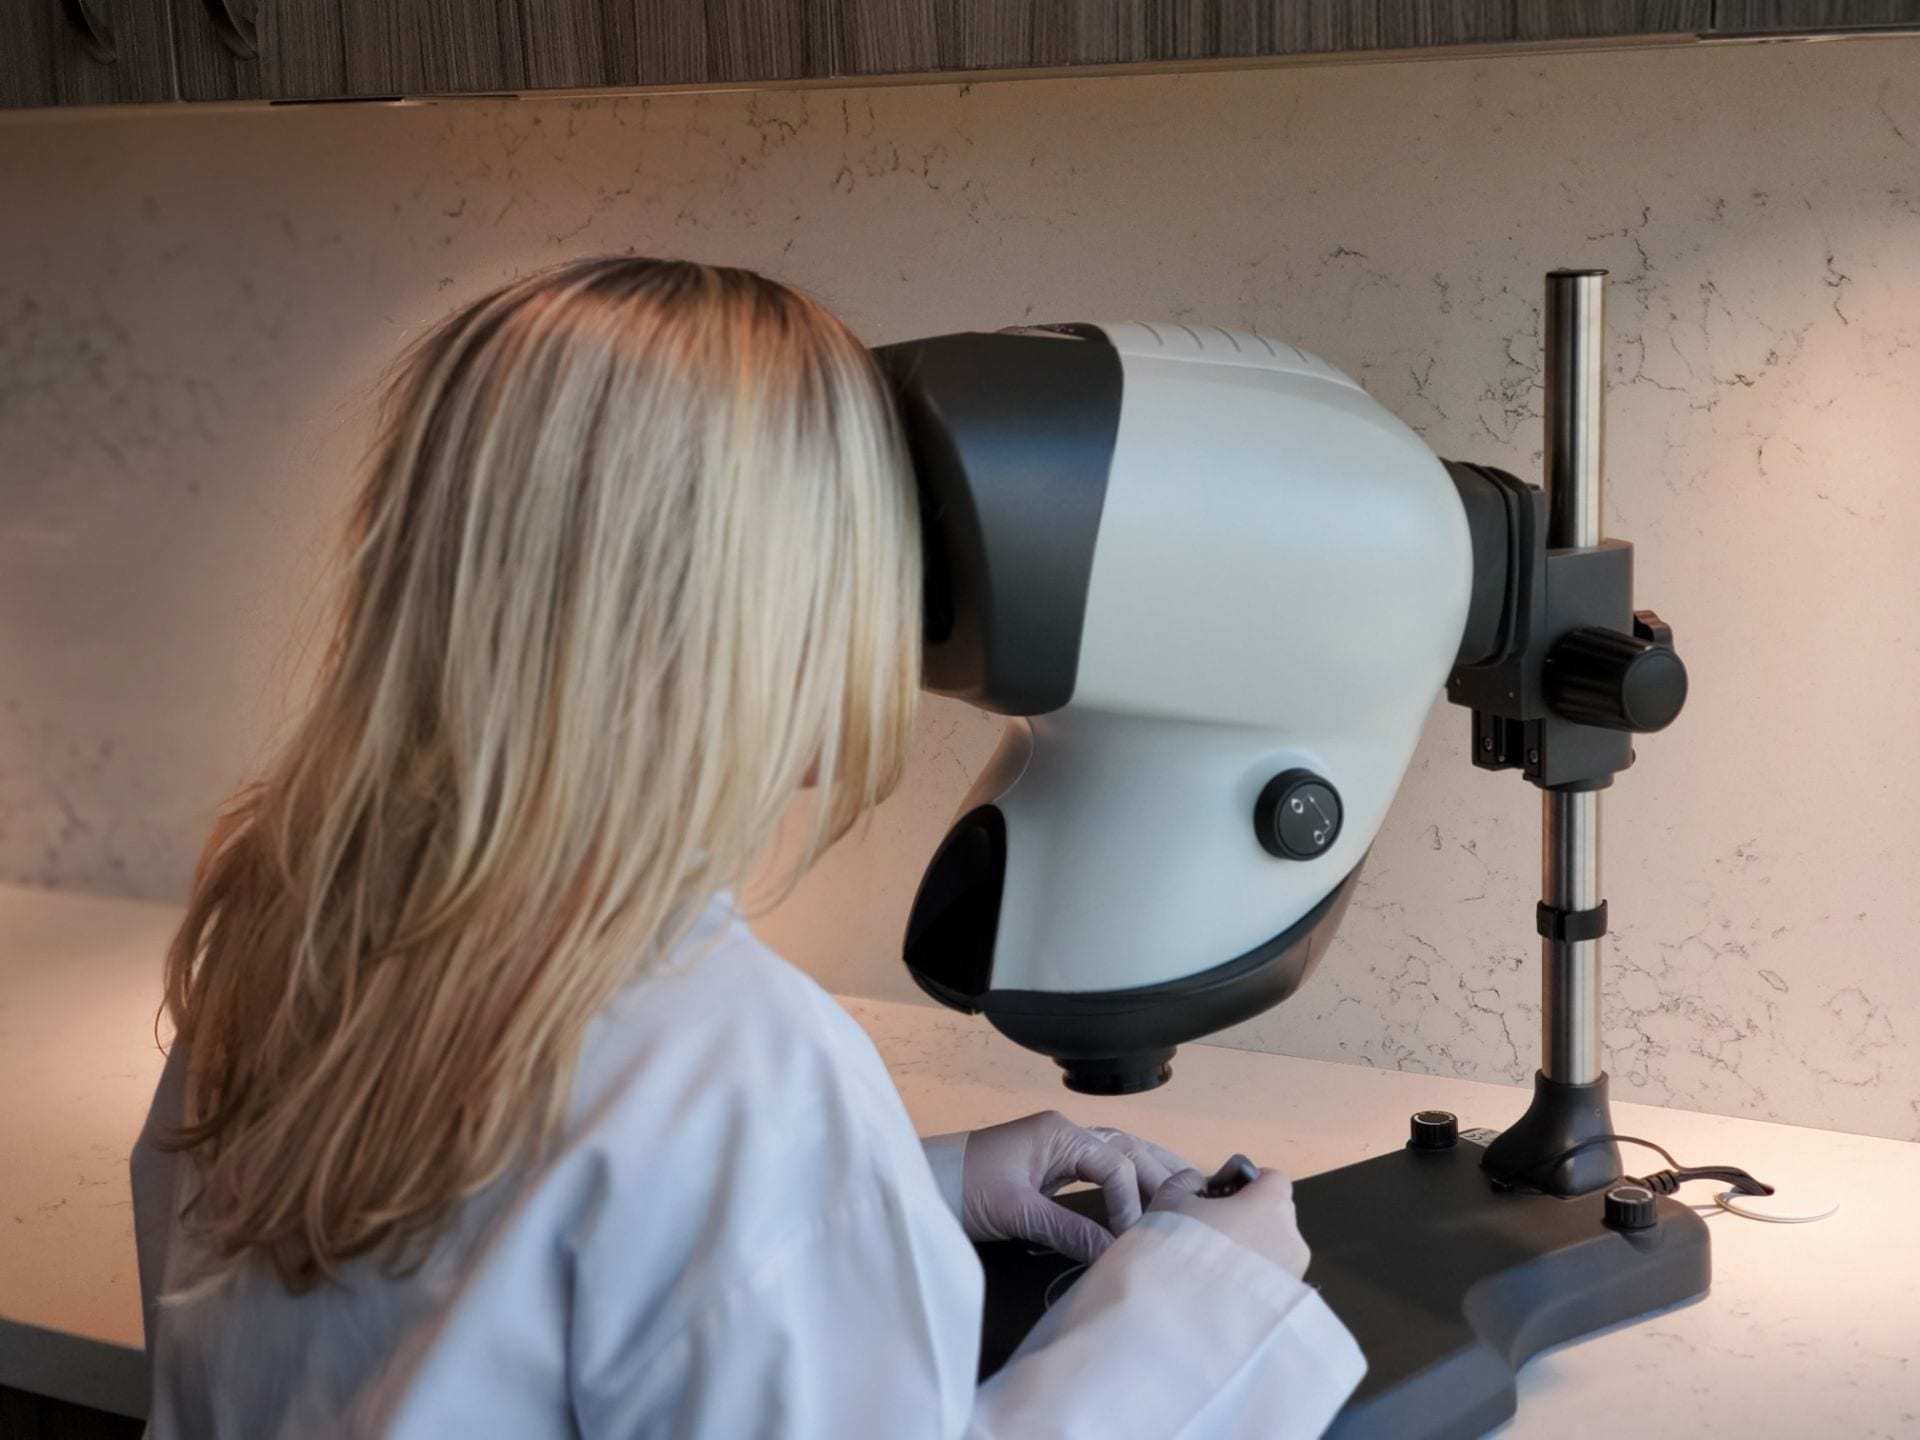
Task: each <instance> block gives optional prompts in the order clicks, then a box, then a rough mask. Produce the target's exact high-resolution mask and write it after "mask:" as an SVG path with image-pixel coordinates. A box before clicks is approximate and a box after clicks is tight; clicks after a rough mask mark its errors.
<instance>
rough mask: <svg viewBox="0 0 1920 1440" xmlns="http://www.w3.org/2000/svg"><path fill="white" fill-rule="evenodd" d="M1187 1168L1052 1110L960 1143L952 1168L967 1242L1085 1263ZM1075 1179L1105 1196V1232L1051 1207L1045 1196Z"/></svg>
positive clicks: (1142, 1144) (1130, 1138)
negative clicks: (1050, 1252) (1024, 1247)
mask: <svg viewBox="0 0 1920 1440" xmlns="http://www.w3.org/2000/svg"><path fill="white" fill-rule="evenodd" d="M1186 1168H1187V1163H1186V1161H1184V1160H1182V1159H1181V1158H1180V1157H1179V1156H1178V1155H1175V1154H1174V1153H1173V1152H1171V1151H1169V1150H1163V1149H1161V1148H1160V1147H1159V1146H1158V1145H1155V1144H1153V1143H1151V1142H1150V1141H1146V1140H1142V1139H1140V1138H1139V1137H1138V1136H1137V1135H1129V1134H1127V1132H1126V1131H1124V1130H1110V1129H1106V1128H1104V1127H1103V1128H1098V1129H1091V1130H1085V1129H1082V1128H1081V1127H1080V1126H1078V1125H1076V1124H1074V1123H1073V1122H1072V1121H1071V1120H1069V1119H1067V1117H1066V1116H1064V1115H1062V1114H1060V1113H1059V1112H1058V1111H1055V1110H1049V1111H1046V1112H1045V1113H1043V1114H1039V1115H1029V1116H1027V1117H1026V1118H1025V1119H1023V1120H1013V1121H1009V1122H1008V1123H1007V1124H1005V1125H993V1126H989V1127H988V1128H987V1129H985V1130H975V1131H973V1132H972V1133H971V1134H969V1135H968V1136H967V1137H966V1149H965V1151H964V1152H963V1154H962V1157H961V1163H960V1212H959V1213H960V1224H961V1227H962V1228H963V1229H965V1231H966V1232H967V1237H968V1238H969V1239H972V1240H1031V1241H1033V1242H1034V1243H1035V1244H1038V1245H1046V1246H1049V1247H1051V1248H1052V1249H1055V1250H1058V1251H1059V1252H1060V1253H1061V1254H1063V1255H1069V1256H1071V1257H1073V1258H1074V1259H1075V1260H1079V1261H1082V1262H1087V1261H1091V1260H1093V1259H1094V1258H1095V1257H1096V1256H1098V1255H1099V1254H1100V1253H1101V1251H1103V1250H1105V1249H1106V1248H1107V1247H1108V1246H1109V1245H1111V1244H1112V1243H1113V1240H1114V1236H1116V1235H1118V1234H1120V1233H1121V1232H1122V1231H1124V1230H1126V1229H1127V1228H1128V1227H1130V1226H1132V1225H1133V1224H1134V1223H1136V1222H1137V1221H1138V1220H1139V1219H1140V1207H1141V1205H1142V1204H1143V1203H1144V1202H1147V1201H1150V1200H1152V1199H1153V1198H1154V1196H1155V1195H1157V1194H1159V1193H1160V1189H1161V1187H1162V1186H1163V1185H1165V1184H1166V1183H1167V1180H1168V1179H1169V1178H1170V1177H1171V1176H1172V1175H1173V1174H1174V1173H1175V1172H1176V1171H1181V1170H1184V1169H1186ZM1075 1180H1084V1181H1088V1182H1090V1183H1092V1184H1095V1185H1098V1186H1099V1187H1100V1188H1101V1190H1102V1191H1103V1192H1104V1193H1105V1195H1106V1201H1107V1217H1108V1225H1109V1227H1110V1229H1102V1228H1101V1227H1100V1226H1099V1225H1098V1224H1096V1223H1095V1222H1094V1221H1092V1220H1089V1219H1087V1217H1086V1216H1084V1215H1077V1214H1075V1213H1074V1212H1073V1211H1071V1210H1069V1209H1067V1208H1066V1207H1065V1206H1064V1205H1060V1204H1056V1203H1055V1202H1054V1200H1053V1199H1052V1196H1053V1192H1054V1191H1056V1190H1058V1189H1060V1188H1061V1187H1062V1186H1063V1185H1067V1184H1070V1183H1071V1182H1073V1181H1075Z"/></svg>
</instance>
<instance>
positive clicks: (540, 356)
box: [166, 259, 920, 1289]
mask: <svg viewBox="0 0 1920 1440" xmlns="http://www.w3.org/2000/svg"><path fill="white" fill-rule="evenodd" d="M916 527H917V519H916V515H915V507H914V501H913V493H912V485H911V480H910V477H909V475H908V472H907V468H906V461H905V460H904V458H903V451H902V447H901V444H900V441H899V437H898V433H897V429H896V425H895V421H894V418H893V413H892V408H891V406H890V404H889V402H888V399H887V396H886V393H885V390H884V388H883V385H882V382H881V380H880V377H879V375H878V373H877V372H876V370H875V368H874V364H873V360H872V357H871V356H870V355H869V354H868V352H867V351H866V349H865V348H864V347H863V346H862V345H861V344H860V343H859V342H858V341H857V340H855V339H854V337H853V336H852V335H851V334H850V333H848V331H847V330H846V329H845V328H844V327H843V326H842V325H841V324H840V323H839V322H838V321H837V320H835V319H834V318H833V317H832V316H831V315H830V314H828V313H827V312H826V311H825V310H824V309H822V308H821V307H820V306H818V305H817V304H815V303H814V302H812V301H810V300H808V299H806V298H805V297H803V296H801V295H798V294H796V293H795V292H794V291H792V290H789V289H787V288H785V287H783V286H781V285H778V284H776V283H774V282H772V281H769V280H766V279H764V278H762V277H760V276H757V275H754V274H751V273H748V272H746V271H741V270H729V269H719V268H714V267H709V266H703V265H695V264H689V263H684V262H668V261H656V260H646V259H608V260H593V261H586V262H582V263H578V264H572V265H567V266H565V267H562V268H560V269H557V270H553V271H549V272H546V273H543V274H539V275H535V276H533V277H531V278H528V279H524V280H521V281H519V282H517V283H515V284H512V285H509V286H507V287H506V288H505V289H502V290H500V291H498V292H497V293H495V294H492V295H488V296H486V297H485V298H483V299H480V300H478V301H475V302H474V303H472V304H470V305H468V306H467V307H466V308H465V309H463V310H461V311H460V312H459V313H458V314H456V315H454V316H453V317H451V318H450V319H449V320H447V321H446V322H445V323H443V324H442V325H440V326H439V327H438V328H437V329H436V330H434V331H433V332H432V333H431V334H429V335H428V336H427V337H425V339H424V340H422V341H421V342H420V343H419V344H418V345H417V346H416V347H415V348H414V349H413V350H412V352H411V353H410V354H409V355H408V356H407V357H406V359H405V360H404V362H403V365H402V368H401V371H400V373H399V375H398V377H397V379H396V381H395V383H394V384H393V386H392V388H391V390H390V392H389V396H388V401H387V406H386V412H385V417H384V424H383V427H382V432H381V435H380V438H379V440H378V442H377V444H376V446H375V449H374V452H373V456H372V460H371V467H370V473H369V474H368V475H367V477H366V480H365V483H364V488H363V489H362V490H361V492H360V495H359V498H358V502H357V505H356V507H355V512H354V516H353V521H352V525H351V530H350V539H351V544H352V550H351V556H350V561H349V568H348V576H347V581H348V583H347V585H346V587H345V600H344V603H343V604H342V606H341V609H340V614H339V618H338V623H337V630H336V632H335V637H334V640H333V643H332V646H331V649H330V651H329V653H328V655H327V658H326V661H325V664H324V666H323V669H322V674H321V678H320V680H319V682H318V685H317V690H316V695H315V698H314V701H313V703H312V706H311V709H310V711H309V712H308V713H307V715H306V717H305V719H304V721H303V722H302V723H301V724H300V725H299V727H298V730H297V732H296V733H295V734H294V735H293V737H292V739H291V741H290V743H289V744H288V745H287V746H286V747H285V749H284V751H283V752H282V753H281V754H280V755H279V757H278V758H277V760H275V762H274V763H273V764H272V765H271V766H270V767H269V768H268V770H267V771H266V773H265V774H264V775H263V776H262V777H261V778H260V779H259V780H258V781H257V782H256V783H254V784H253V785H251V786H249V787H248V788H247V789H245V790H244V791H243V792H241V794H240V795H239V796H237V797H236V799H235V800H234V801H233V802H232V803H231V804H230V806H229V807H228V808H227V810H226V811H225V813H224V814H223V816H222V818H221V820H220V822H219V824H218V825H217V827H216V828H215V830H214V833H213V835H212V838H211V839H210V840H209V842H208V844H207V847H206V850H205V853H204V854H203V856H202V858H201V861H200V866H199V869H198V871H197V873H196V876H195V880H194V885H193V894H192V899H191V903H190V906H189V908H188V911H187V915H186V919H185V922H184V923H183V924H182V926H181V928H180V931H179V934H178V935H177V937H176V938H175V940H174V942H173V945H172V949H171V951H170V953H169V955H168V957H167V971H166V1011H167V1014H168V1015H169V1016H170V1017H171V1020H172V1022H173V1024H174V1026H175V1027H176V1031H177V1043H179V1044H182V1045H185V1046H186V1047H188V1050H187V1053H188V1081H187V1100H186V1105H185V1114H184V1117H183V1122H182V1124H181V1126H180V1127H179V1129H178V1130H177V1132H176V1134H175V1136H174V1141H173V1143H175V1144H177V1145H178V1146H179V1147H180V1148H182V1149H184V1150H186V1151H187V1152H188V1153H189V1154H190V1156H191V1159H192V1162H193V1169H194V1174H195V1178H196V1180H197V1182H198V1191H197V1198H196V1200H195V1202H194V1204H193V1206H192V1210H191V1218H192V1222H193V1223H194V1225H195V1226H196V1227H197V1228H199V1229H200V1230H201V1231H202V1232H203V1233H204V1234H205V1235H206V1236H207V1237H208V1239H209V1241H210V1242H211V1253H212V1255H213V1256H214V1257H215V1263H216V1264H217V1265H218V1266H219V1267H221V1268H223V1269H225V1270H228V1271H230V1270H231V1269H232V1268H233V1267H234V1266H236V1265H237V1264H239V1263H240V1262H241V1261H242V1260H244V1259H246V1258H247V1257H249V1256H259V1257H263V1258H265V1259H267V1260H268V1261H270V1262H271V1263H272V1265H273V1266H274V1267H275V1268H276V1269H277V1270H278V1272H279V1274H280V1276H281V1277H282V1278H283V1279H284V1281H285V1282H286V1283H287V1284H288V1285H289V1286H291V1287H292V1288H294V1289H304V1288H307V1287H309V1286H311V1285H312V1284H314V1283H315V1282H316V1281H317V1280H318V1279H319V1278H321V1277H323V1276H326V1275H330V1274H332V1273H334V1271H335V1269H336V1268H337V1267H338V1266H339V1265H340V1264H341V1262H343V1261H345V1260H347V1259H349V1258H351V1257H354V1256H358V1255H362V1254H366V1253H368V1252H379V1253H381V1254H382V1255H383V1256H385V1257H387V1258H389V1259H390V1260H392V1261H393V1262H394V1263H406V1256H407V1255H410V1254H417V1253H424V1250H423V1246H424V1245H425V1244H428V1243H430V1242H431V1240H432V1239H433V1238H434V1237H435V1235H436V1234H437V1233H438V1232H439V1231H440V1229H441V1227H442V1225H443V1222H444V1221H445V1220H446V1219H447V1218H448V1216H449V1214H450V1212H451V1211H452V1209H453V1207H454V1206H455V1205H456V1204H457V1203H458V1202H459V1201H461V1200H462V1199H463V1198H464V1197H467V1196H469V1195H472V1194H473V1193H475V1192H477V1191H478V1190H480V1189H482V1188H484V1187H486V1186H487V1185H489V1184H490V1183H492V1182H493V1181H494V1180H496V1179H497V1178H499V1177H500V1176H501V1175H503V1174H504V1173H505V1172H506V1171H507V1170H508V1169H509V1168H510V1167H512V1166H513V1165H514V1164H515V1163H516V1162H518V1161H520V1160H522V1159H523V1158H524V1157H527V1156H529V1155H530V1154H532V1153H534V1152H536V1151H537V1149H538V1147H539V1146H540V1144H541V1143H542V1142H543V1141H544V1140H545V1139H547V1138H549V1137H550V1136H551V1135H552V1133H553V1127H554V1126H555V1124H556V1122H557V1120H558V1118H559V1115H560V1113H561V1111H562V1108H563V1107H564V1104H565V1101H566V1093H567V1090H568V1088H569V1085H570V1082H571V1075H572V1068H573V1062H574V1059H575V1056H576V1053H577V1050H578V1047H579V1043H580V1039H581V1034H582V1031H583V1029H584V1027H585V1026H586V1024H587V1022H588V1021H589V1019H590V1018H591V1017H592V1016H593V1015H594V1014H595V1012H596V1011H598V1010H599V1009H601V1007H602V1006H603V1005H605V1004H606V1002H607V1001H608V1000H609V999H610V998H611V996H612V995H613V994H614V993H615V992H616V991H617V990H619V989H620V988H621V987H623V986H624V985H626V984H627V983H629V982H630V981H631V980H633V979H634V978H635V977H636V976H637V975H638V974H639V973H640V972H641V971H642V970H643V969H644V968H645V967H646V966H647V965H648V964H649V963H650V962H651V961H652V960H654V959H655V958H656V957H658V956H659V955H660V954H662V953H663V951H664V950H665V949H666V948H668V947H669V946H670V945H671V944H672V943H674V941H675V940H676V939H677V938H678V937H679V935H680V934H681V933H683V929H684V926H685V925H686V924H687V923H689V921H690V919H691V917H692V915H693V914H694V913H695V912H696V911H697V908H698V906H699V903H700V902H701V901H702V900H703V899H704V898H705V897H706V896H708V895H710V894H711V893H713V892H714V891H716V890H718V889H722V888H725V887H727V886H729V885H735V884H739V883H741V882H742V881H743V879H744V878H745V877H746V876H747V874H748V873H749V871H750V870H751V869H752V867H753V865H754V863H755V861H756V858H757V857H758V856H759V855H760V853H761V851H762V850H763V848H764V847H765V845H766V843H767V842H768V841H769V839H770V838H771V837H772V835H773V833H774V830H775V827H776V825H777V823H778V822H779V820H780V817H781V815H782V813H783V811H784V810H785V809H786V807H787V805H788V802H789V801H790V800H791V799H792V798H793V797H794V796H795V795H796V794H797V793H798V792H799V791H801V789H802V788H803V787H804V785H805V784H806V783H807V782H808V780H809V779H812V780H814V781H815V782H816V789H815V792H814V796H813V798H812V801H811V844H809V845H807V846H805V847H804V848H805V851H806V857H807V858H808V859H810V858H811V857H812V856H813V855H814V854H817V853H818V851H819V850H820V849H822V848H824V847H825V846H826V845H827V844H829V843H831V841H832V840H833V839H835V838H837V837H838V836H839V835H840V834H842V833H843V832H844V831H845V830H846V829H847V828H848V827H849V826H850V825H851V824H852V823H853V822H854V820H855V819H856V818H857V817H858V816H859V815H860V814H861V813H862V812H863V811H864V810H866V809H867V808H868V807H870V806H871V805H873V804H874V803H875V802H876V801H878V800H879V799H880V798H882V797H883V796H884V795H885V794H886V793H887V792H888V791H889V790H890V789H891V788H892V786H893V785H894V783H895V781H896V780H897V778H898V775H899V772H900V769H901V766H902V763H903V760H904V752H905V748H906V744H907V740H908V737H909V733H910V730H911V727H912V719H913V708H914V702H915V697H916V692H917V690H918V685H919V613H920V571H919V565H920V559H919V547H918V539H917V528H916Z"/></svg>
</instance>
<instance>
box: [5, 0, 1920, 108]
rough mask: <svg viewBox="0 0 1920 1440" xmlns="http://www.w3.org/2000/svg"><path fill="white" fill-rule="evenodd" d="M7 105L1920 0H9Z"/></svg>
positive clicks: (1763, 22)
mask: <svg viewBox="0 0 1920 1440" xmlns="http://www.w3.org/2000/svg"><path fill="white" fill-rule="evenodd" d="M0 10H4V11H5V12H6V13H5V16H4V18H0V107H18V106H29V105H57V104H108V103H114V102H124V101H134V100H168V99H175V98H178V99H182V100H334V99H377V98H382V97H388V96H403V95H416V96H431V95H463V94H465V95H472V94H494V93H499V92H503V91H539V90H568V89H579V90H618V89H631V88H643V87H648V86H657V85H778V84H785V83H790V82H793V81H799V80H830V79H834V78H836V77H840V76H846V77H849V78H856V77H857V78H886V77H900V78H910V77H930V76H937V75H945V74H966V73H972V72H977V71H1003V72H1005V71H1021V70H1070V69H1072V68H1074V67H1076V66H1109V65H1115V66H1117V65H1127V66H1151V65H1160V64H1165V65H1179V64H1189V63H1194V62H1204V61H1233V60H1256V59H1265V58H1275V59H1278V58H1285V57H1288V56H1312V55H1331V54H1339V53H1359V52H1367V51H1387V50H1435V49H1445V48H1448V47H1456V46H1458V47H1471V46H1475V45H1506V44H1529V45H1547V46H1551V45H1554V44H1571V43H1578V42H1581V41H1591V40H1604V39H1621V38H1628V37H1654V36H1665V37H1669V38H1675V39H1685V38H1688V37H1692V36H1704V35H1713V34H1720V35H1735V34H1772V33H1789V32H1817V31H1836V30H1837V31H1845V30H1850V29H1866V28H1876V27H1894V26H1902V25H1907V26H1920V0H0Z"/></svg>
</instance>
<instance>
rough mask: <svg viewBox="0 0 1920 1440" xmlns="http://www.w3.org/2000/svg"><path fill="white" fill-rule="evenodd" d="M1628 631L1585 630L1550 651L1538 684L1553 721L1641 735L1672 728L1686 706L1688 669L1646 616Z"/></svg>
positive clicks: (1656, 621) (1662, 629)
mask: <svg viewBox="0 0 1920 1440" xmlns="http://www.w3.org/2000/svg"><path fill="white" fill-rule="evenodd" d="M1633 628H1634V633H1633V634H1631V635H1622V634H1621V633H1620V632H1619V631H1618V630H1606V629H1602V628H1600V627H1598V626H1589V627H1587V628H1585V629H1581V630H1574V631H1572V632H1570V633H1569V634H1567V635H1566V636H1564V637H1563V638H1562V639H1561V640H1560V642H1559V643H1558V644H1557V645H1555V646H1554V647H1553V649H1552V650H1551V651H1550V652H1549V653H1548V655H1547V663H1546V668H1545V669H1544V670H1543V671H1542V672H1541V676H1540V683H1541V688H1542V689H1543V690H1544V691H1545V692H1546V697H1547V703H1548V704H1549V705H1551V706H1552V707H1553V710H1554V713H1555V714H1556V715H1558V716H1560V717H1561V718H1562V719H1564V720H1571V721H1573V722H1574V723H1575V724H1577V725H1598V726H1601V727H1602V728H1604V729H1608V730H1632V731H1636V732H1638V733H1640V734H1646V733H1649V732H1651V731H1654V730H1664V729H1666V728H1667V726H1669V725H1671V724H1672V723H1673V722H1674V720H1675V719H1676V718H1677V717H1678V716H1679V714H1680V707H1681V706H1683V705H1685V704H1686V703H1687V667H1686V666H1685V665H1684V664H1682V663H1681V661H1680V657H1679V656H1678V655H1676V654H1674V653H1673V644H1672V632H1671V631H1670V630H1668V629H1667V627H1666V626H1665V625H1663V624H1662V623H1661V621H1660V617H1659V616H1657V615H1655V614H1653V613H1652V612H1651V611H1646V610H1643V611H1641V612H1640V613H1639V614H1638V615H1636V616H1634V622H1633Z"/></svg>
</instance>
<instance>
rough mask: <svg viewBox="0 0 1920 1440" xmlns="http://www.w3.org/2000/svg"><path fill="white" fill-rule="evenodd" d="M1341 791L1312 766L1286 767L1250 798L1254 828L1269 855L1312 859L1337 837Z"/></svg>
mask: <svg viewBox="0 0 1920 1440" xmlns="http://www.w3.org/2000/svg"><path fill="white" fill-rule="evenodd" d="M1340 820H1341V810H1340V792H1339V791H1338V790H1335V789H1334V788H1333V783H1332V782H1331V781H1328V780H1323V779H1321V778H1320V777H1319V776H1318V775H1316V774H1314V773H1313V772H1312V771H1311V770H1287V771H1283V772H1282V773H1281V774H1278V775H1276V776H1274V777H1273V779H1271V780H1269V781H1268V782H1267V784H1266V788H1265V789H1263V790H1261V792H1260V798H1259V799H1258V800H1256V801H1254V802H1253V831H1254V834H1256V835H1258V836H1259V837H1260V844H1261V846H1262V847H1263V848H1264V849H1265V850H1266V852H1267V853H1268V854H1269V855H1272V856H1274V857H1275V858H1276V859H1280V860H1312V859H1315V858H1317V857H1319V856H1321V855H1324V854H1326V853H1327V851H1328V850H1330V849H1332V848H1333V842H1334V841H1336V840H1338V839H1339V838H1340Z"/></svg>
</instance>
